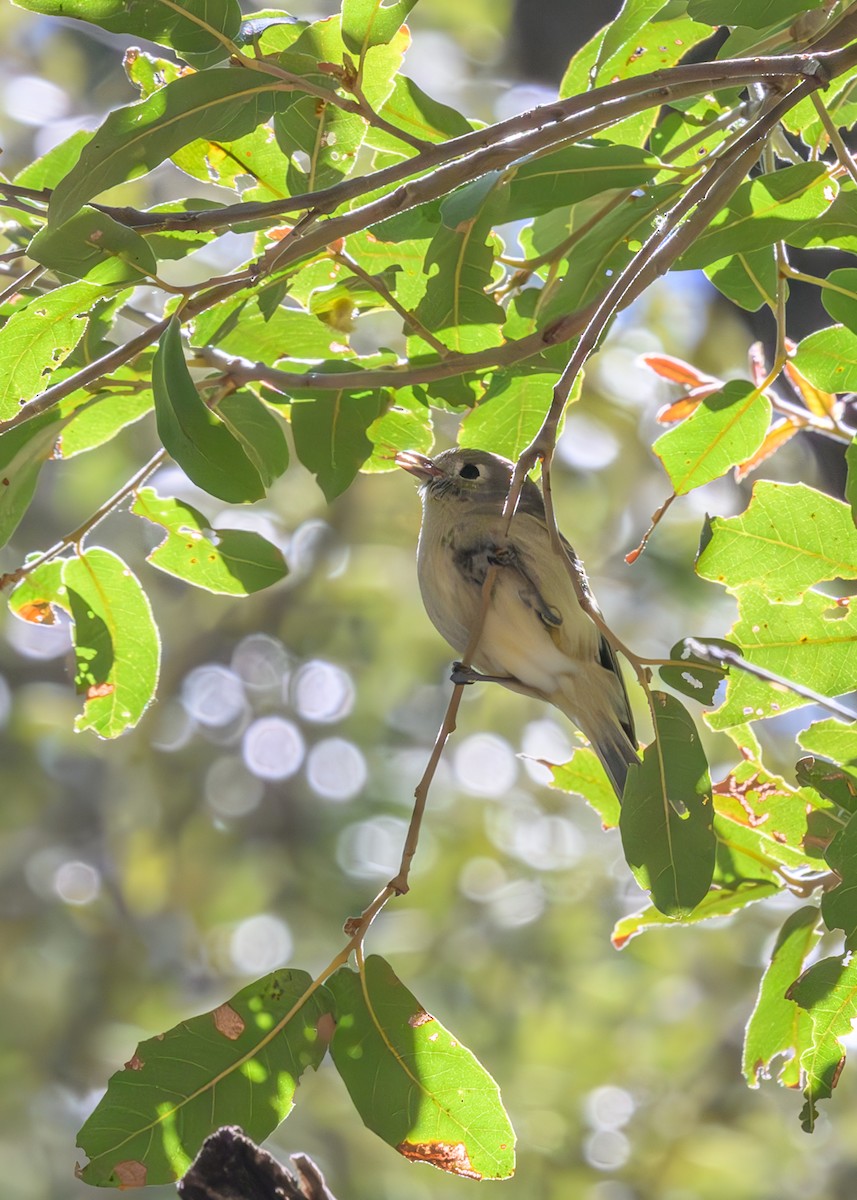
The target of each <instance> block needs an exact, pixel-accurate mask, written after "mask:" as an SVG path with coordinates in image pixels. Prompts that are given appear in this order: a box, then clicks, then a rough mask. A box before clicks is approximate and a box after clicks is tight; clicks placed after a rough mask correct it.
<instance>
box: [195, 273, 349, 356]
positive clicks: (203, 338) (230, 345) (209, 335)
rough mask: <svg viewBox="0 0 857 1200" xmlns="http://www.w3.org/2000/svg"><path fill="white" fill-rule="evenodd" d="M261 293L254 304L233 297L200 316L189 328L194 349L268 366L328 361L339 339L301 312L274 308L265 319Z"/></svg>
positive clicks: (299, 310)
mask: <svg viewBox="0 0 857 1200" xmlns="http://www.w3.org/2000/svg"><path fill="white" fill-rule="evenodd" d="M264 295H265V293H264V291H261V292H260V293H259V295H258V297H257V298H256V299H254V300H247V299H246V298H243V297H236V298H233V299H232V300H226V301H222V302H221V303H220V304H216V305H213V306H212V307H211V308H210V309H208V311H206V312H204V313H200V315H199V316H198V317H197V318H196V320H195V321H194V325H193V334H192V339H191V340H192V342H193V344H194V345H195V346H205V345H212V346H217V347H218V348H219V349H221V350H225V351H226V353H227V354H240V355H242V356H243V357H250V358H257V359H259V360H260V361H261V362H266V363H270V364H271V365H272V366H273V365H274V364H275V363H277V362H279V361H280V360H281V359H289V360H290V361H300V362H304V361H307V360H310V361H311V360H314V359H320V358H327V357H329V356H330V355H331V354H332V353H333V352H334V351H333V345H334V343H336V342H337V341H338V342H340V343H341V341H342V335H341V334H338V333H337V332H336V330H334V329H331V328H330V326H329V325H325V324H324V323H323V322H322V321H319V319H318V318H317V317H315V316H313V315H312V314H310V313H308V312H304V310H303V309H298V308H286V307H284V306H283V305H278V306H277V307H276V308H275V309H274V311H273V312H272V313H270V314H269V315H268V317H267V318H266V317H265V314H264V313H263V312H262V311H261V309H260V305H261V303H262V298H263V297H264Z"/></svg>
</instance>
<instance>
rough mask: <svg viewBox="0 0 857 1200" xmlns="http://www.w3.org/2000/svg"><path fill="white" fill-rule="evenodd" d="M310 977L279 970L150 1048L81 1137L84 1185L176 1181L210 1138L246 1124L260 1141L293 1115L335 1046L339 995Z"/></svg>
mask: <svg viewBox="0 0 857 1200" xmlns="http://www.w3.org/2000/svg"><path fill="white" fill-rule="evenodd" d="M311 983H312V980H311V977H310V976H309V975H307V974H306V972H304V971H286V970H282V969H281V970H279V971H274V972H273V973H272V974H270V975H266V976H265V977H264V978H262V979H257V980H256V981H255V982H254V983H250V984H248V985H247V986H246V987H244V988H242V989H241V991H240V992H237V993H236V994H235V995H234V996H232V997H231V999H229V1000H228V1001H226V1002H225V1003H223V1004H220V1005H218V1007H217V1008H215V1009H214V1010H213V1011H211V1012H207V1013H204V1014H203V1015H201V1016H198V1017H191V1018H190V1019H188V1020H186V1021H182V1022H181V1024H180V1025H176V1026H175V1027H174V1028H173V1029H169V1030H167V1032H166V1033H161V1034H158V1035H157V1036H156V1037H153V1038H149V1039H148V1040H147V1041H145V1042H141V1043H140V1044H139V1045H138V1047H137V1049H136V1051H135V1052H134V1054H133V1055H132V1056H131V1057H130V1058H129V1060H128V1062H127V1063H126V1064H125V1066H124V1067H123V1068H122V1070H120V1071H117V1072H116V1074H115V1075H114V1076H113V1077H112V1078H111V1079H110V1082H109V1083H108V1085H107V1092H106V1094H105V1095H104V1097H103V1098H102V1100H101V1101H100V1102H99V1104H98V1107H97V1108H96V1109H95V1111H94V1112H93V1113H92V1115H91V1116H90V1117H89V1119H88V1120H87V1121H86V1123H85V1124H84V1126H83V1128H82V1129H81V1131H80V1133H79V1134H78V1145H79V1146H80V1147H81V1149H82V1150H83V1151H84V1152H85V1153H86V1154H87V1155H88V1156H89V1162H88V1163H87V1164H86V1166H85V1167H84V1168H83V1169H82V1171H81V1178H82V1179H83V1180H84V1181H85V1182H86V1183H89V1184H94V1185H97V1186H101V1187H105V1186H106V1187H120V1188H121V1187H123V1186H128V1185H129V1181H130V1180H132V1179H135V1180H136V1182H137V1184H138V1186H139V1185H142V1184H158V1183H172V1182H173V1181H174V1180H176V1179H178V1178H179V1177H180V1176H181V1175H183V1174H184V1173H185V1171H186V1170H187V1169H188V1167H189V1166H190V1164H191V1162H192V1160H193V1158H194V1156H195V1155H196V1153H197V1151H198V1150H199V1148H200V1146H201V1145H202V1143H203V1142H204V1141H205V1139H206V1137H207V1136H208V1134H210V1133H212V1132H213V1131H214V1130H215V1129H217V1128H219V1127H220V1126H221V1125H240V1126H241V1127H242V1129H243V1130H244V1132H245V1133H246V1134H247V1136H248V1137H251V1138H253V1139H255V1140H256V1141H257V1142H261V1141H262V1140H263V1139H264V1138H266V1137H267V1136H268V1135H269V1134H270V1133H272V1132H273V1131H274V1129H276V1127H277V1125H279V1123H280V1122H281V1121H282V1120H284V1119H285V1117H287V1116H288V1114H289V1112H290V1111H291V1109H292V1108H293V1106H294V1102H295V1091H296V1089H297V1086H298V1083H299V1081H300V1078H301V1076H302V1075H303V1073H304V1072H305V1071H306V1070H307V1068H309V1067H312V1068H313V1070H317V1069H318V1065H319V1063H320V1062H321V1060H322V1058H323V1057H324V1054H325V1051H326V1049H327V1043H326V1041H325V1038H324V1036H323V1035H322V1032H321V1028H320V1024H319V1022H320V1021H322V1020H323V1017H324V1014H325V1013H326V1012H329V1004H330V997H329V996H328V995H327V994H326V992H325V990H324V989H323V988H321V989H319V990H317V991H316V992H315V993H314V994H313V995H312V996H311V997H310V998H309V999H308V1000H307V1001H306V1002H305V1003H304V1004H303V1005H302V1007H301V1008H300V1009H298V1011H297V1012H296V1013H294V1015H291V1014H292V1010H293V1008H294V1006H295V1004H296V1003H297V1002H298V1001H299V1000H300V998H301V997H302V996H303V995H304V994H305V993H306V991H307V989H308V988H309V987H310V985H311Z"/></svg>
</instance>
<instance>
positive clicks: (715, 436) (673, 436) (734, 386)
mask: <svg viewBox="0 0 857 1200" xmlns="http://www.w3.org/2000/svg"><path fill="white" fill-rule="evenodd" d="M770 421H771V402H770V400H769V399H768V398H767V396H764V395H761V394H760V393H759V392H758V391H757V390H756V389H755V388H754V387H753V385H752V383H749V382H747V381H745V380H743V379H733V380H732V381H731V382H730V383H727V384H726V385H725V386H724V387H723V389H722V390H721V391H719V392H716V393H714V395H711V396H706V398H705V399H704V400H703V401H702V403H701V404H700V406H699V408H698V409H697V410H696V412H694V413H693V414H692V415H691V416H690V417H688V419H687V420H686V421H683V422H682V423H681V425H679V426H677V427H676V428H675V429H671V430H669V432H668V433H664V434H661V436H660V437H659V438H658V439H657V441H656V442H655V443H654V445H653V446H652V449H653V450H654V452H655V454H657V456H658V457H659V458H660V460H661V462H662V463H663V464H664V469H665V470H666V472H667V474H668V475H669V477H670V482H671V483H672V485H673V487H674V488H675V490H676V492H677V493H678V495H680V496H681V495H684V494H685V493H687V492H690V491H692V490H693V489H694V488H697V487H700V486H701V485H702V484H704V483H710V482H711V480H712V479H718V478H719V477H720V476H721V475H724V474H725V473H726V471H728V470H729V468H730V467H734V466H735V465H736V464H737V463H739V462H743V461H744V460H745V459H746V458H748V457H749V456H750V455H751V454H753V453H754V452H755V451H756V450H757V449H758V448H759V446H760V445H761V443H762V441H763V439H764V437H765V434H766V433H767V430H768V426H769V424H770Z"/></svg>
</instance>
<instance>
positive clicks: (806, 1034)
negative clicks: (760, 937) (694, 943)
mask: <svg viewBox="0 0 857 1200" xmlns="http://www.w3.org/2000/svg"><path fill="white" fill-rule="evenodd" d="M818 937H819V930H818V909H817V908H814V907H812V906H807V907H805V908H799V909H798V910H797V912H793V913H792V914H791V915H790V916H789V917H788V918H787V919H786V922H785V924H784V925H783V927H782V929H781V930H780V932H779V934H778V935H777V940H776V943H775V944H774V949H773V951H772V952H771V958H770V961H769V963H768V965H767V967H766V968H765V973H764V975H763V976H762V981H761V983H760V985H759V994H758V996H757V997H756V1004H755V1007H754V1009H753V1013H752V1015H751V1017H750V1020H749V1021H748V1022H747V1029H746V1032H745V1034H744V1053H743V1060H742V1070H743V1072H744V1078H745V1079H746V1080H747V1084H748V1086H749V1087H758V1086H759V1082H760V1080H761V1079H763V1078H767V1076H768V1074H769V1072H770V1069H771V1065H772V1063H773V1061H774V1059H775V1058H776V1057H777V1056H778V1055H784V1056H786V1062H785V1063H784V1064H783V1066H782V1069H781V1071H780V1075H779V1078H780V1081H781V1082H782V1083H784V1084H785V1085H786V1086H788V1087H795V1086H796V1085H797V1084H798V1083H799V1081H800V1080H799V1072H800V1059H801V1055H802V1053H803V1052H804V1050H805V1049H806V1048H807V1046H808V1045H809V1041H810V1022H809V1017H808V1015H807V1014H806V1012H804V1010H803V1009H801V1008H799V1007H798V1005H797V1003H796V1002H795V1001H794V1000H792V999H788V998H787V997H786V991H787V990H788V988H790V987H791V985H792V984H793V983H794V982H795V980H796V979H797V977H798V975H799V974H800V973H801V971H802V970H803V964H804V961H805V959H806V957H807V955H808V954H809V952H810V950H812V948H813V946H814V945H815V943H816V942H817V941H818Z"/></svg>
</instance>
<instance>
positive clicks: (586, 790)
mask: <svg viewBox="0 0 857 1200" xmlns="http://www.w3.org/2000/svg"><path fill="white" fill-rule="evenodd" d="M544 766H546V767H547V768H548V770H549V771H550V772H551V773H552V775H553V782H552V783H551V787H555V788H557V789H558V790H559V791H561V792H577V793H578V794H579V795H581V796H582V797H583V799H584V800H585V801H586V803H587V804H588V805H590V807H591V808H594V809H595V811H596V812H597V813H598V815H599V817H600V818H601V824H602V825H603V826H604V828H605V829H615V828H616V826H617V825H618V824H619V812H620V809H619V799H618V797H617V795H616V793H615V791H614V790H613V785H612V784H611V783H610V780H609V779H608V778H607V772H606V771H605V770H604V768H603V766H602V765H601V762H600V761H599V758H598V755H597V754H596V753H595V751H594V750H590V749H589V747H588V746H580V747H579V748H578V749H577V750H575V752H574V754H573V755H572V756H571V758H570V759H569V760H568V762H567V763H562V764H561V765H559V766H557V765H556V764H554V763H548V762H546V763H544Z"/></svg>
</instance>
